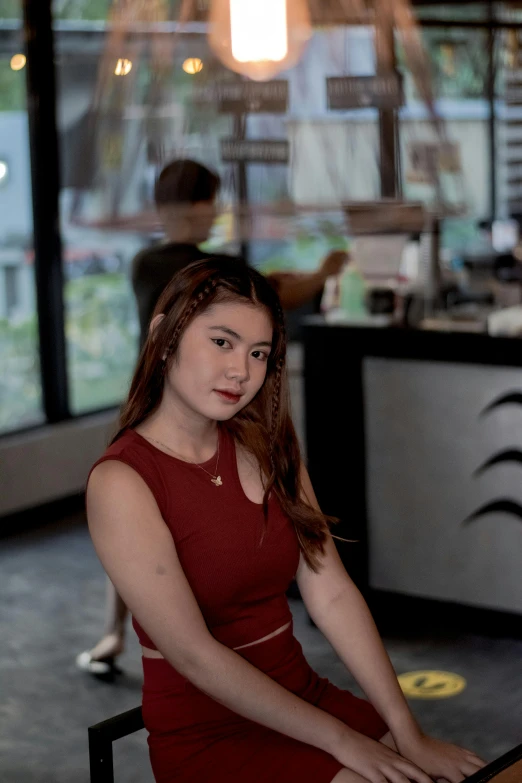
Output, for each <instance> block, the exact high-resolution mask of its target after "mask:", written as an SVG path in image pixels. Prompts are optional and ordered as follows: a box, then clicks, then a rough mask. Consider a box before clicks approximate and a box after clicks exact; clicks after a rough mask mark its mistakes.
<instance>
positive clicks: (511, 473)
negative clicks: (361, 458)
mask: <svg viewBox="0 0 522 783" xmlns="http://www.w3.org/2000/svg"><path fill="white" fill-rule="evenodd" d="M364 388H365V406H366V410H365V415H366V433H367V436H366V447H367V475H368V483H367V489H368V516H369V519H368V532H369V545H370V584H371V586H372V587H374V588H378V589H384V590H393V591H397V592H401V593H405V594H409V595H416V596H424V597H429V598H435V599H440V600H448V601H455V602H458V603H463V604H470V605H476V606H483V607H489V608H494V609H500V610H505V611H514V612H522V520H521V519H520V518H519V517H518V516H515V515H514V514H512V513H505V512H495V513H488V514H485V515H483V516H481V517H479V518H478V519H477V520H475V521H473V522H471V523H469V524H465V522H464V521H465V520H466V519H467V518H468V517H469V516H470V515H472V514H473V513H474V512H476V511H477V510H478V509H480V508H481V507H482V506H483V505H485V504H487V503H489V502H491V501H495V500H499V499H509V500H512V501H515V502H516V503H518V504H520V505H522V464H517V463H515V462H503V463H501V464H499V465H495V466H492V467H491V468H489V469H488V470H486V471H485V472H484V473H483V474H480V475H475V476H474V472H475V471H476V470H477V469H478V468H479V467H480V466H481V465H483V464H484V463H485V462H486V461H487V460H488V459H490V458H491V457H492V456H493V455H494V454H496V453H498V452H501V451H504V450H505V449H508V448H515V449H519V450H521V451H522V406H521V405H517V404H507V405H502V406H501V407H499V408H497V409H495V410H493V411H492V412H490V413H488V414H486V415H481V412H482V411H483V410H484V409H485V408H486V406H488V405H489V404H490V403H491V402H492V401H493V400H494V399H496V398H497V397H499V396H501V395H502V394H504V393H506V392H511V391H516V390H520V391H522V371H521V370H518V369H511V368H509V369H508V368H495V367H482V366H471V365H468V366H466V365H459V364H449V363H448V364H445V363H444V364H443V363H438V362H437V363H429V362H416V361H402V360H400V361H399V360H388V359H373V358H370V359H367V360H366V361H365V367H364Z"/></svg>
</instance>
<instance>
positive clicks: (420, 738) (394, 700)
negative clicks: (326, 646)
mask: <svg viewBox="0 0 522 783" xmlns="http://www.w3.org/2000/svg"><path fill="white" fill-rule="evenodd" d="M301 487H302V496H303V499H304V500H305V502H307V503H308V504H309V505H310V506H313V507H314V508H317V509H318V508H319V505H318V503H317V498H316V497H315V493H314V491H313V488H312V484H311V482H310V478H309V476H308V472H307V471H306V468H305V467H304V466H302V468H301ZM297 584H298V587H299V591H300V593H301V596H302V598H303V601H304V603H305V606H306V608H307V610H308V613H309V614H310V617H311V618H312V620H313V621H314V623H315V624H316V626H317V627H318V628H319V630H320V631H321V632H322V633H323V634H324V636H325V637H326V638H327V639H328V641H329V642H330V644H331V645H332V647H333V648H334V650H335V652H336V653H337V655H338V656H339V658H340V659H341V660H342V662H343V663H344V664H345V665H346V667H347V668H348V669H349V671H350V672H351V673H352V674H353V676H354V677H355V679H356V680H357V682H358V683H359V685H360V686H361V688H362V689H363V691H364V692H365V693H366V695H367V696H368V698H369V699H370V701H371V703H372V704H373V706H374V707H375V709H376V710H377V711H378V712H379V714H380V715H381V717H382V718H383V720H384V721H385V722H386V723H387V725H388V727H389V729H390V731H391V734H392V736H393V739H394V741H395V744H396V745H397V747H398V749H399V752H400V753H402V754H403V755H406V756H407V758H410V759H412V760H413V761H415V763H416V764H418V765H419V766H420V767H421V768H422V769H425V770H426V771H427V772H429V773H430V774H432V775H433V777H437V778H438V777H441V778H442V777H443V778H447V779H448V780H451V781H454V780H455V781H456V780H462V775H460V772H462V773H463V774H466V775H470V774H472V773H473V772H476V770H477V769H479V768H480V767H481V766H483V764H484V762H483V761H482V760H481V759H480V758H478V757H477V756H475V754H472V753H469V752H468V751H465V750H463V749H461V748H457V747H456V746H454V745H449V744H446V743H437V741H435V740H431V739H430V738H428V737H425V736H424V735H423V733H422V731H421V729H420V727H419V725H418V723H417V721H416V720H415V718H414V717H413V715H412V713H411V710H410V708H409V706H408V704H407V702H406V699H405V697H404V694H403V693H402V690H401V688H400V686H399V683H398V680H397V675H396V674H395V671H394V669H393V666H392V664H391V661H390V659H389V657H388V654H387V652H386V650H385V649H384V645H383V643H382V640H381V637H380V635H379V632H378V630H377V627H376V625H375V622H374V620H373V618H372V616H371V613H370V610H369V609H368V606H367V604H366V601H365V600H364V598H363V597H362V595H361V593H360V592H359V590H358V589H357V587H356V586H355V585H354V583H353V582H352V580H351V579H350V577H349V576H348V574H347V573H346V570H345V568H344V566H343V564H342V561H341V559H340V557H339V554H338V552H337V549H336V547H335V544H334V542H333V539H332V538H331V537H328V539H327V543H326V546H325V555H324V558H323V568H322V570H321V571H320V573H319V574H316V573H314V572H313V571H312V570H311V569H310V568H308V566H307V564H306V562H305V561H304V559H303V557H302V556H301V561H300V564H299V569H298V574H297ZM439 770H441V772H440V774H434V772H435V771H436V773H438V772H439ZM443 773H444V774H443Z"/></svg>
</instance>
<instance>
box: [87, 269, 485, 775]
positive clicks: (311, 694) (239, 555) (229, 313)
mask: <svg viewBox="0 0 522 783" xmlns="http://www.w3.org/2000/svg"><path fill="white" fill-rule="evenodd" d="M87 511H88V519H89V529H90V532H91V536H92V539H93V542H94V546H95V548H96V551H97V553H98V556H99V557H100V560H101V562H102V564H103V566H104V568H105V570H106V571H107V574H108V575H109V577H110V579H111V580H112V582H113V583H114V585H115V586H116V589H117V590H118V592H119V593H120V594H121V596H122V598H123V600H124V601H125V603H126V604H127V605H128V606H129V608H130V610H131V612H132V615H133V624H134V628H135V630H136V632H137V634H138V637H139V639H140V642H141V645H142V651H143V669H144V685H143V716H144V721H145V725H146V728H147V729H148V731H149V739H148V742H149V749H150V756H151V762H152V768H153V771H154V775H155V778H156V781H157V783H170V781H173V782H174V781H176V783H196V782H197V783H200V782H201V783H203V782H205V783H206V782H207V781H208V782H209V783H225V782H226V783H240V782H241V783H242V782H243V781H245V783H261V781H263V783H265V781H267V780H270V781H271V783H334V781H335V783H368V782H370V783H407V781H416V783H429V782H430V780H432V779H444V780H447V781H449V782H450V783H458V781H460V780H462V779H463V778H464V777H465V776H467V775H470V774H471V773H473V772H475V771H476V770H477V769H479V768H480V767H481V766H482V765H483V762H482V761H481V760H480V759H479V758H478V757H477V756H475V755H474V754H473V753H470V752H467V751H465V750H463V749H461V748H458V747H456V746H454V745H449V744H446V743H443V742H439V741H437V740H434V739H431V738H429V737H426V736H424V735H423V734H422V732H421V730H420V729H419V727H418V725H417V724H416V722H415V720H414V719H413V717H412V715H411V713H410V711H409V709H408V706H407V704H406V701H405V699H404V697H403V695H402V692H401V690H400V688H399V685H398V683H397V678H396V676H395V674H394V671H393V668H392V666H391V663H390V661H389V659H388V657H387V655H386V653H385V651H384V648H383V645H382V643H381V641H380V639H379V636H378V633H377V630H376V628H375V625H374V623H373V621H372V618H371V616H370V613H369V611H368V608H367V606H366V604H365V602H364V601H363V599H362V597H361V595H360V593H359V592H358V590H357V589H356V588H355V586H354V584H353V583H352V581H351V580H350V578H349V576H348V574H347V573H346V571H345V570H344V568H343V566H342V563H341V560H340V558H339V556H338V554H337V550H336V548H335V544H334V543H333V540H332V535H331V533H330V532H329V526H330V524H331V523H332V522H333V520H331V519H329V518H327V517H325V516H324V515H323V514H322V513H321V511H320V510H319V507H318V505H317V501H316V499H315V496H314V492H313V489H312V486H311V484H310V480H309V478H308V474H307V472H306V469H305V467H304V466H303V464H302V463H301V461H300V456H299V448H298V445H297V440H296V435H295V432H294V429H293V426H292V422H291V419H290V413H289V408H288V395H287V385H286V377H285V335H284V326H283V314H282V310H281V306H280V304H279V300H278V298H277V294H276V293H275V292H274V290H273V288H272V287H271V286H270V285H269V283H267V281H266V280H265V279H264V278H263V277H262V276H261V275H260V274H258V273H257V272H255V271H254V270H252V269H249V268H248V267H246V266H244V265H239V264H237V263H235V262H234V261H231V260H229V259H216V258H213V259H212V260H209V261H199V262H197V263H194V264H191V265H190V266H188V267H187V268H186V269H184V270H182V271H181V272H180V273H179V274H178V275H176V277H175V278H174V279H173V280H172V282H171V283H170V284H169V286H168V287H167V289H166V290H165V292H164V293H163V295H162V297H161V298H160V300H159V302H158V305H157V308H156V311H155V314H154V317H153V319H152V322H151V327H150V334H149V337H148V339H147V341H146V343H145V345H144V347H143V350H142V353H141V356H140V359H139V362H138V367H137V369H136V373H135V375H134V379H133V381H132V385H131V389H130V394H129V398H128V401H127V403H126V405H125V406H124V408H123V412H122V416H121V428H120V430H119V432H118V434H117V435H116V437H115V438H114V440H113V442H112V444H111V445H110V446H109V448H108V449H107V451H106V453H105V454H104V456H103V457H102V458H101V459H100V460H99V461H98V462H97V463H96V465H95V466H94V468H93V470H92V471H91V474H90V478H89V482H88V490H87ZM294 577H295V578H296V580H297V583H298V585H299V589H300V592H301V595H302V597H303V600H304V602H305V605H306V608H307V610H308V612H309V614H310V616H311V617H312V619H313V620H314V622H315V623H316V625H317V626H318V628H319V629H320V630H321V631H322V632H323V633H324V635H325V636H326V638H327V639H328V640H329V641H330V643H331V644H332V646H333V647H334V649H335V650H336V651H337V653H338V654H339V656H340V658H341V659H342V660H343V662H344V663H345V664H346V665H347V666H348V667H349V669H350V670H351V671H352V672H353V674H354V676H355V677H356V678H357V680H358V682H359V683H360V685H361V687H362V688H363V689H364V691H365V693H366V694H367V695H368V697H369V699H370V700H371V704H370V703H369V702H366V701H364V700H361V699H358V698H356V697H354V696H353V695H352V694H351V693H349V692H348V691H343V690H341V689H339V688H337V687H335V686H334V685H332V684H331V683H329V682H328V680H326V679H323V678H320V677H318V675H317V674H316V673H315V672H314V671H313V670H312V669H311V668H310V666H309V665H308V663H307V662H306V660H305V658H304V656H303V653H302V648H301V646H300V644H299V643H298V642H297V640H296V639H295V638H294V636H293V631H292V616H291V613H290V610H289V607H288V603H287V600H286V596H285V592H286V590H287V588H288V586H289V584H290V582H291V580H292V579H293V578H294Z"/></svg>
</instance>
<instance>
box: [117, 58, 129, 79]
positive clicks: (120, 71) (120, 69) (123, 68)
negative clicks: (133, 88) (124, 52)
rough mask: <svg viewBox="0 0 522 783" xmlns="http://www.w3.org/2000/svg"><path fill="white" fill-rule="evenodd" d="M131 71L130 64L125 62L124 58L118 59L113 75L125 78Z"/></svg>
mask: <svg viewBox="0 0 522 783" xmlns="http://www.w3.org/2000/svg"><path fill="white" fill-rule="evenodd" d="M131 70H132V62H131V61H130V60H126V59H125V57H120V59H119V60H118V62H117V63H116V68H115V69H114V73H115V74H116V76H127V74H128V73H130V72H131Z"/></svg>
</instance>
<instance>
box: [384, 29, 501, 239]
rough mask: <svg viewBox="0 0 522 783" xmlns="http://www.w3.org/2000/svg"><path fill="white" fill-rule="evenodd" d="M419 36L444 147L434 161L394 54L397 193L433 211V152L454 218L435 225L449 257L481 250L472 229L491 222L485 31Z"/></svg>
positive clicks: (413, 91) (421, 111) (435, 142)
mask: <svg viewBox="0 0 522 783" xmlns="http://www.w3.org/2000/svg"><path fill="white" fill-rule="evenodd" d="M422 36H423V39H424V44H425V48H426V52H427V55H428V58H429V65H430V68H431V73H432V86H433V93H434V97H435V100H436V107H437V112H438V114H439V116H440V117H441V118H442V120H443V121H444V126H445V133H446V135H447V141H448V142H449V146H448V147H447V152H448V154H447V155H446V153H445V152H444V151H443V154H442V155H441V154H440V152H441V144H440V142H441V137H440V136H438V135H437V134H436V132H435V129H434V126H433V124H432V123H431V121H430V119H429V116H428V112H427V110H426V106H425V104H423V103H422V102H421V101H420V98H419V93H418V91H417V88H416V85H415V82H414V78H413V73H412V69H411V68H410V67H409V64H406V62H405V60H404V54H403V53H402V52H401V51H400V46H399V61H400V64H401V68H402V70H403V73H404V79H405V92H406V105H405V106H404V108H403V109H402V110H401V112H400V145H401V168H402V182H403V190H404V195H405V196H406V198H409V199H418V200H421V201H424V202H426V203H434V202H435V201H436V199H437V192H436V188H435V186H434V185H433V180H432V177H431V176H430V172H429V170H428V156H429V154H430V150H434V149H435V148H438V151H437V153H436V154H437V156H438V157H437V160H438V163H437V168H438V171H439V183H440V187H441V192H442V195H443V201H444V203H445V204H446V205H448V206H450V207H451V208H452V209H455V210H457V216H456V217H452V218H447V219H445V220H444V221H443V224H442V244H443V247H446V248H447V249H448V251H449V252H450V253H455V252H458V253H461V252H465V253H468V252H473V251H479V250H481V249H482V250H483V249H484V247H483V245H484V240H483V235H482V232H481V230H480V226H479V223H480V222H481V221H482V220H485V219H488V218H489V217H490V211H491V185H490V182H491V180H490V176H491V165H492V162H491V160H490V153H489V121H490V108H489V102H488V100H487V79H488V73H487V68H488V58H487V51H488V47H487V31H486V30H484V29H481V28H458V27H446V28H445V27H430V28H425V29H423V30H422Z"/></svg>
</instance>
